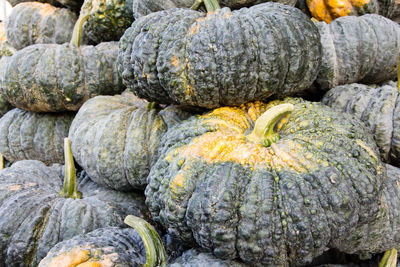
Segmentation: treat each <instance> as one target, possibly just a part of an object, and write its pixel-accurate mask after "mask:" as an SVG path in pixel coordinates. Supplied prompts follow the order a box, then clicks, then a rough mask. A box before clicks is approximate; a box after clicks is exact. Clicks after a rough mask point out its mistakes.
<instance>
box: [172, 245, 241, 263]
mask: <svg viewBox="0 0 400 267" xmlns="http://www.w3.org/2000/svg"><path fill="white" fill-rule="evenodd" d="M204 266H210V267H246V266H248V265H246V264H244V263H241V262H238V261H231V260H221V259H218V258H216V257H215V256H214V255H212V254H211V253H206V252H201V251H198V250H195V249H191V250H187V251H185V252H184V253H183V255H182V257H180V258H178V259H177V260H176V261H175V262H174V263H172V264H171V265H169V267H204Z"/></svg>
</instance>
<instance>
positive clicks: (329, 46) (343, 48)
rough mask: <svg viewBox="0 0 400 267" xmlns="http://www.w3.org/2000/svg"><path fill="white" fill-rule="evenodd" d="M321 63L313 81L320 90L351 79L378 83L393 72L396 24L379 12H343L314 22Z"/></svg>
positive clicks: (399, 34) (398, 40)
mask: <svg viewBox="0 0 400 267" xmlns="http://www.w3.org/2000/svg"><path fill="white" fill-rule="evenodd" d="M316 25H317V27H318V29H319V32H320V35H321V44H322V63H321V68H320V71H319V74H318V78H317V80H316V83H317V84H318V86H319V87H320V88H321V89H323V90H328V89H329V88H333V87H335V86H338V85H342V84H349V83H354V82H361V83H367V84H371V83H381V82H385V81H388V80H393V79H395V78H396V76H397V61H398V57H399V51H400V49H399V48H400V27H399V25H398V24H397V23H395V22H393V21H391V20H390V19H387V18H385V17H382V16H380V15H375V14H368V15H364V16H361V17H355V16H347V17H341V18H338V19H336V20H334V21H333V22H332V23H330V24H326V23H325V22H317V23H316Z"/></svg>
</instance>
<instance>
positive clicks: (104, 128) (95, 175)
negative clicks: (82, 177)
mask: <svg viewBox="0 0 400 267" xmlns="http://www.w3.org/2000/svg"><path fill="white" fill-rule="evenodd" d="M188 116H189V114H188V113H187V112H184V111H182V110H180V109H178V108H176V107H172V106H171V107H167V108H165V109H162V108H160V107H157V106H155V105H154V104H151V103H148V102H147V101H145V100H142V99H139V98H137V97H135V96H134V95H133V94H132V93H130V92H124V93H123V94H122V95H115V96H97V97H94V98H92V99H90V100H89V101H87V102H86V103H85V104H84V105H83V106H82V107H81V109H80V110H79V112H78V114H77V115H76V117H75V119H74V120H73V122H72V125H71V128H70V130H69V138H70V139H71V140H72V153H73V154H74V157H75V159H76V161H77V162H78V164H79V165H80V166H82V167H83V168H84V169H85V170H86V172H87V173H88V174H89V176H90V177H91V179H93V181H95V182H96V183H99V184H102V185H106V186H109V187H111V188H114V189H116V190H123V191H129V190H132V189H144V187H145V186H146V185H147V181H146V178H147V175H148V173H149V170H150V167H151V166H152V165H153V164H154V162H155V160H156V158H157V149H158V145H159V143H160V140H161V138H162V136H163V135H164V134H165V132H166V131H167V129H168V128H169V127H171V126H172V125H174V124H176V123H178V122H179V121H181V120H183V119H185V118H187V117H188Z"/></svg>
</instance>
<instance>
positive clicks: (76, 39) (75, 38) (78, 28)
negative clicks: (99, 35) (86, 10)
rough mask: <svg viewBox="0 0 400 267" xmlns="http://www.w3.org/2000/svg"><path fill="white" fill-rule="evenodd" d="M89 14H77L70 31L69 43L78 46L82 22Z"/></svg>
mask: <svg viewBox="0 0 400 267" xmlns="http://www.w3.org/2000/svg"><path fill="white" fill-rule="evenodd" d="M89 17H90V15H89V14H88V15H84V16H79V18H78V20H77V21H76V23H75V26H74V31H73V32H72V38H71V42H70V43H71V44H72V45H75V46H76V47H79V46H80V45H81V38H82V30H83V24H84V23H85V22H86V21H87V20H88V19H89Z"/></svg>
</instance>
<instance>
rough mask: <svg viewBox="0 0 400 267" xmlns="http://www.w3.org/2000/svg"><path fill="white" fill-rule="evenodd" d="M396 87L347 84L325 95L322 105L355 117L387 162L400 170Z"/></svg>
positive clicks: (399, 106) (398, 114)
mask: <svg viewBox="0 0 400 267" xmlns="http://www.w3.org/2000/svg"><path fill="white" fill-rule="evenodd" d="M398 91H399V90H398V88H397V84H396V83H394V82H390V83H386V84H384V85H382V86H374V85H371V86H368V85H363V84H356V83H353V84H348V85H341V86H337V87H335V88H333V89H331V90H330V91H328V92H327V93H326V95H325V96H324V98H323V99H322V103H324V104H325V105H328V106H330V107H332V108H335V109H337V110H339V111H342V112H347V113H350V114H353V115H354V116H356V117H357V118H358V119H360V120H361V121H363V122H364V123H365V125H366V126H367V127H368V128H369V129H370V130H371V132H372V133H373V134H374V137H375V141H376V143H377V145H378V147H379V150H380V152H381V157H382V159H383V160H384V161H385V162H390V163H391V164H394V165H397V166H400V99H399V92H398Z"/></svg>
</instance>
